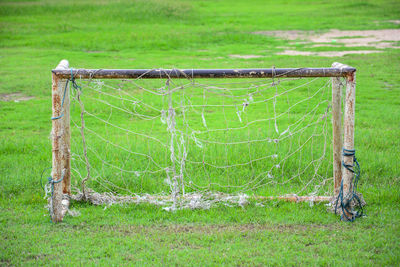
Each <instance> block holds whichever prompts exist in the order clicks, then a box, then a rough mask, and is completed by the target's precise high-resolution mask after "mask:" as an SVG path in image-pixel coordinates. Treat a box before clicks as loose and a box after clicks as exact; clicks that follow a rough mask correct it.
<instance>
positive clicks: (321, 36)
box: [253, 20, 400, 57]
mask: <svg viewBox="0 0 400 267" xmlns="http://www.w3.org/2000/svg"><path fill="white" fill-rule="evenodd" d="M391 22H393V23H397V22H399V23H400V20H399V21H397V20H396V21H391ZM253 34H259V35H267V36H273V37H277V38H282V39H286V40H289V41H291V42H290V43H291V44H292V45H293V44H294V43H295V42H296V44H306V45H310V47H332V49H333V50H334V48H335V47H336V46H345V47H368V48H374V49H385V48H395V49H399V48H400V46H397V45H396V42H399V41H400V29H385V30H366V31H341V30H330V31H328V32H325V33H317V32H314V31H258V32H253ZM380 52H382V51H381V50H364V51H323V52H309V51H295V50H293V48H292V49H286V50H285V51H284V52H281V53H278V54H279V55H305V56H309V55H316V56H324V57H336V56H343V55H347V54H370V53H380Z"/></svg>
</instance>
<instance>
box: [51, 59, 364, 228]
mask: <svg viewBox="0 0 400 267" xmlns="http://www.w3.org/2000/svg"><path fill="white" fill-rule="evenodd" d="M73 76H74V77H76V78H79V79H91V78H94V79H100V78H101V79H134V78H139V77H140V78H143V79H160V78H188V77H190V78H275V77H276V78H278V77H332V123H333V125H332V131H333V178H334V192H332V195H333V196H334V197H335V196H338V194H339V191H340V187H341V183H342V180H343V195H344V196H348V195H349V194H350V192H351V190H352V181H353V176H354V174H353V173H352V172H351V171H350V170H348V169H347V168H344V167H343V164H345V165H349V166H353V160H354V159H353V156H347V155H343V154H342V149H343V148H345V149H346V150H353V149H354V121H355V91H356V69H355V68H353V67H350V66H347V65H344V64H341V63H333V64H332V67H331V68H291V69H275V68H271V69H186V70H176V69H172V70H156V69H152V70H150V69H73ZM341 78H345V81H346V84H345V86H346V88H345V90H346V93H345V101H344V103H345V104H344V105H345V106H344V114H343V127H342V106H341V105H342V87H343V84H342V83H341ZM69 79H71V69H70V68H69V63H68V61H67V60H62V61H61V62H60V63H59V64H58V66H57V67H56V68H55V69H53V70H52V117H53V120H52V172H51V177H52V179H53V185H52V186H53V187H54V189H53V193H52V212H51V217H52V218H51V219H52V221H53V222H60V221H62V219H63V217H64V215H65V214H66V211H67V209H68V206H69V198H68V196H70V195H71V150H70V149H71V148H70V138H71V130H70V92H69V88H68V87H69V86H67V84H66V83H67V82H68V80H69ZM342 161H343V163H342ZM60 180H61V181H60ZM55 181H60V182H58V183H55ZM259 198H263V199H284V200H288V201H295V202H299V201H309V200H310V197H300V196H299V197H297V196H296V197H259ZM331 199H332V196H319V197H313V199H312V200H313V201H330V200H331ZM346 215H347V214H346Z"/></svg>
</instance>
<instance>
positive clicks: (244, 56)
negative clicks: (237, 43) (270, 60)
mask: <svg viewBox="0 0 400 267" xmlns="http://www.w3.org/2000/svg"><path fill="white" fill-rule="evenodd" d="M229 57H231V58H243V59H249V58H260V57H262V56H258V55H229Z"/></svg>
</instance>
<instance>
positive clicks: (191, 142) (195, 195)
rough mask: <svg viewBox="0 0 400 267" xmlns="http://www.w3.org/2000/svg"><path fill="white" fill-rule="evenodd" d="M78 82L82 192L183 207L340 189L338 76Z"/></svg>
mask: <svg viewBox="0 0 400 267" xmlns="http://www.w3.org/2000/svg"><path fill="white" fill-rule="evenodd" d="M77 82H78V83H79V84H80V86H81V87H82V88H81V89H78V90H75V91H71V92H72V98H71V124H72V126H75V127H72V129H71V136H72V138H71V155H72V168H71V170H72V177H73V181H76V184H75V185H76V186H77V187H78V191H79V192H80V195H79V194H78V195H79V196H78V197H77V198H88V195H90V194H91V196H92V197H94V196H98V199H97V200H92V202H96V201H97V202H98V203H95V204H102V203H105V204H112V203H116V202H136V203H140V202H150V203H154V204H159V205H163V206H164V207H165V208H166V209H179V208H186V207H189V208H208V207H210V206H211V205H212V204H215V203H219V202H223V203H225V204H228V205H230V204H239V205H242V204H243V203H244V202H245V201H246V199H247V198H248V197H249V196H283V195H289V194H296V195H307V196H321V195H331V193H329V192H332V191H333V184H332V156H331V155H332V134H331V132H332V130H331V129H332V128H331V127H332V126H331V118H330V107H331V100H330V97H331V80H330V79H329V78H306V79H304V78H303V79H302V78H274V79H261V78H259V79H245V78H243V79H240V80H237V79H236V80H235V79H192V78H189V77H188V78H187V79H172V78H169V79H168V78H167V79H141V78H138V79H126V80H107V79H99V80H97V79H90V80H77ZM89 188H90V189H89ZM85 191H86V192H85ZM96 194H97V195H96Z"/></svg>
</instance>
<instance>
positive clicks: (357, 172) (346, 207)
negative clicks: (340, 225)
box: [335, 148, 364, 222]
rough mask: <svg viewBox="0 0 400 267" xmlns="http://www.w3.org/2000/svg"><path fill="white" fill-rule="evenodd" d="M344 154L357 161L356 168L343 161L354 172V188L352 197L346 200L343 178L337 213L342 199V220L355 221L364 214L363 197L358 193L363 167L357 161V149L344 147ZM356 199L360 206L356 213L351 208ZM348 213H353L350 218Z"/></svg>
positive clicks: (337, 202)
mask: <svg viewBox="0 0 400 267" xmlns="http://www.w3.org/2000/svg"><path fill="white" fill-rule="evenodd" d="M343 156H344V157H351V156H352V157H353V162H354V163H355V166H356V168H354V165H349V164H346V163H344V161H342V165H343V167H344V168H345V169H347V170H348V171H350V172H352V173H354V179H353V190H352V192H351V193H350V197H349V198H348V199H347V200H346V201H345V200H344V191H343V179H342V182H341V183H340V191H339V194H338V196H337V199H336V206H335V214H337V208H338V204H339V200H340V209H341V210H342V215H341V217H340V218H341V220H346V221H349V222H354V221H355V219H356V218H358V217H361V216H363V214H364V210H363V207H362V203H361V199H360V198H359V196H358V195H357V186H358V181H359V180H360V176H361V168H360V164H359V163H358V161H357V158H356V150H355V149H346V148H343ZM353 200H355V201H357V202H358V208H359V210H357V211H356V212H355V213H354V212H353V211H352V210H351V207H350V203H351V202H352V201H353ZM347 214H352V216H351V217H350V218H349V217H348V216H347Z"/></svg>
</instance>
